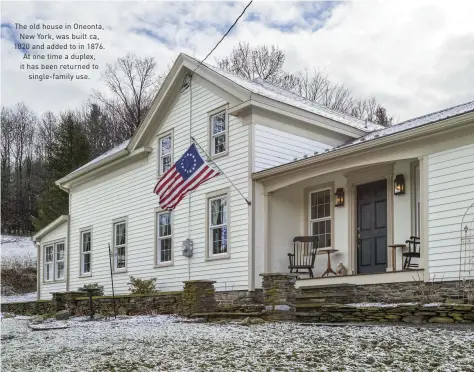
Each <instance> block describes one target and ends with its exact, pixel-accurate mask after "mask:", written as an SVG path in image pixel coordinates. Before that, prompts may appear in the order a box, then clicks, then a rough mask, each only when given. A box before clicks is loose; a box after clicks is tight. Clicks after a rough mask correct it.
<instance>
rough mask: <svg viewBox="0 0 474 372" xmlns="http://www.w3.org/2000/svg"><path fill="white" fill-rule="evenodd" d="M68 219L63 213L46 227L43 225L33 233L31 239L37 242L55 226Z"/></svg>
mask: <svg viewBox="0 0 474 372" xmlns="http://www.w3.org/2000/svg"><path fill="white" fill-rule="evenodd" d="M68 219H69V216H68V215H67V214H63V215H62V216H59V217H58V218H56V219H55V220H54V221H53V222H51V223H50V224H49V225H47V226H46V227H43V228H42V229H41V230H40V231H38V232H37V233H36V234H35V235H33V241H34V242H37V241H38V240H39V239H41V238H42V237H43V236H45V235H46V234H47V233H49V232H51V231H53V230H54V229H55V228H56V227H58V226H60V225H62V224H63V223H64V222H66V221H67V220H68Z"/></svg>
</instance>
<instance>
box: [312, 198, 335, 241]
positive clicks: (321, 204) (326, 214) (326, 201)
mask: <svg viewBox="0 0 474 372" xmlns="http://www.w3.org/2000/svg"><path fill="white" fill-rule="evenodd" d="M331 209H332V205H331V189H323V190H318V191H313V192H311V193H310V196H309V231H310V235H312V236H317V237H318V238H319V239H318V244H317V248H331V246H332V230H333V226H332V218H331V212H332V211H331ZM315 226H317V230H318V231H315V230H316V229H315ZM322 230H323V231H322Z"/></svg>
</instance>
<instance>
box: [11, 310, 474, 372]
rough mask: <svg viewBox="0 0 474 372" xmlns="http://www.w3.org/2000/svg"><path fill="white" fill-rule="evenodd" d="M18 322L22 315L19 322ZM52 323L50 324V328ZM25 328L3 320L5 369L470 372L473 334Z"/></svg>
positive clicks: (283, 327) (142, 326)
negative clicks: (37, 329) (43, 329)
mask: <svg viewBox="0 0 474 372" xmlns="http://www.w3.org/2000/svg"><path fill="white" fill-rule="evenodd" d="M23 319H24V317H23ZM57 323H58V322H54V323H53V324H54V325H57ZM67 324H68V325H69V326H70V328H67V329H62V330H49V331H31V330H30V329H28V328H27V320H19V319H7V318H4V319H2V338H4V340H3V341H2V344H3V345H2V367H3V369H4V370H5V371H7V370H8V371H22V372H23V371H81V372H86V371H470V370H473V366H474V354H473V353H472V350H473V349H474V333H473V331H472V329H471V330H470V329H462V330H460V329H456V330H454V329H449V328H423V327H422V328H413V327H401V326H376V327H358V326H344V327H337V328H335V327H324V326H308V325H300V324H293V323H267V324H264V325H252V326H250V327H246V326H240V325H236V324H212V323H189V322H183V321H182V319H179V318H174V317H167V316H155V317H146V316H140V317H133V318H123V319H117V320H106V321H94V322H89V321H86V320H84V318H75V319H74V320H71V321H67Z"/></svg>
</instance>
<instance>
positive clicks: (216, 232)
mask: <svg viewBox="0 0 474 372" xmlns="http://www.w3.org/2000/svg"><path fill="white" fill-rule="evenodd" d="M227 251H228V246H227V196H226V195H224V196H219V197H217V198H211V199H209V256H212V255H216V254H223V253H227Z"/></svg>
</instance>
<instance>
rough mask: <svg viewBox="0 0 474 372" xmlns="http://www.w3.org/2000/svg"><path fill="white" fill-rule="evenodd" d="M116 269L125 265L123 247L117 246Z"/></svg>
mask: <svg viewBox="0 0 474 372" xmlns="http://www.w3.org/2000/svg"><path fill="white" fill-rule="evenodd" d="M116 260H117V269H121V268H124V267H125V247H119V248H117V257H116Z"/></svg>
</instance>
